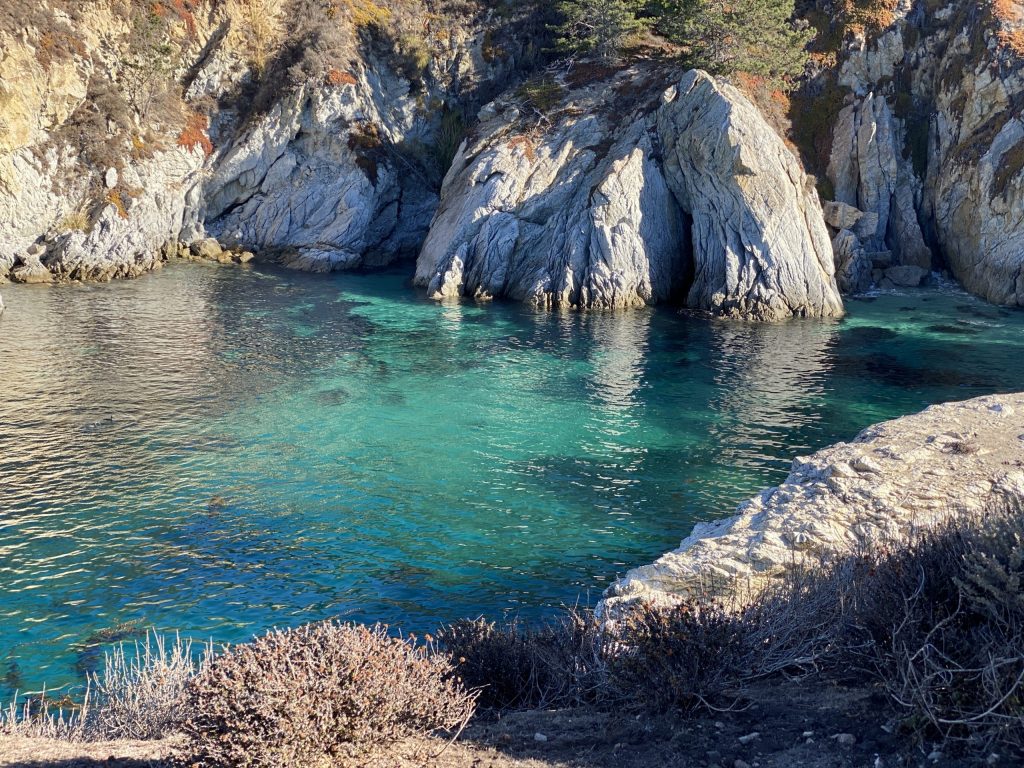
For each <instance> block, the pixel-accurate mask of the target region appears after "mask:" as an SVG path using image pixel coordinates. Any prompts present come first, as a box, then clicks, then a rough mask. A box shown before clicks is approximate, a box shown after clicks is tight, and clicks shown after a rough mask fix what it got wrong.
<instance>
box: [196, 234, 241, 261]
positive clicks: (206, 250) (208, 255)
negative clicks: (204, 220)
mask: <svg viewBox="0 0 1024 768" xmlns="http://www.w3.org/2000/svg"><path fill="white" fill-rule="evenodd" d="M190 249H191V251H192V255H193V256H195V257H196V258H197V259H207V260H209V261H217V260H219V259H220V257H221V255H222V254H223V253H224V249H223V248H221V247H220V243H218V242H217V239H216V238H213V237H204V238H203V239H202V240H197V241H196V242H194V243H192V245H191V246H190ZM230 259H231V257H230V255H229V256H228V260H230Z"/></svg>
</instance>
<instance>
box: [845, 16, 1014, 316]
mask: <svg viewBox="0 0 1024 768" xmlns="http://www.w3.org/2000/svg"><path fill="white" fill-rule="evenodd" d="M1001 13H1002V11H998V10H996V9H994V8H993V7H992V6H990V5H989V4H976V3H951V4H949V5H948V6H946V7H944V8H939V9H938V10H936V11H919V10H917V9H916V4H913V3H909V2H900V3H897V4H896V6H895V10H894V18H893V21H892V24H891V25H890V26H889V27H888V28H887V29H885V30H883V31H882V32H881V33H879V34H876V35H873V36H866V35H865V34H863V33H854V34H852V36H850V37H849V38H848V39H847V41H846V43H845V45H844V48H843V50H842V51H841V52H840V65H839V70H838V75H837V81H838V84H839V85H840V87H841V88H842V89H843V90H844V91H845V93H846V96H845V100H846V103H845V106H843V108H842V109H841V111H840V112H839V114H838V119H837V121H836V124H835V126H834V129H833V135H832V138H833V142H832V152H831V160H830V163H829V166H828V177H829V181H830V183H831V186H832V187H833V188H834V190H835V200H836V201H838V202H840V203H844V204H848V205H849V206H851V207H853V208H855V209H858V210H860V211H862V212H865V213H867V214H871V215H873V216H877V220H874V219H873V221H875V227H874V228H873V230H871V231H861V232H858V233H857V239H858V242H857V243H852V242H851V240H850V238H849V237H847V236H846V235H843V236H842V237H840V238H839V239H838V242H837V248H836V258H837V264H838V267H839V271H840V275H841V281H842V282H843V283H844V288H848V289H849V290H851V291H856V290H863V288H864V287H865V282H866V280H865V269H864V265H865V264H866V265H867V267H868V269H869V270H870V271H871V278H872V282H874V283H875V284H877V285H880V286H882V287H893V286H901V285H917V284H919V283H920V282H922V281H923V280H924V279H925V278H926V277H927V273H928V271H930V270H931V269H933V268H940V267H941V268H948V269H949V271H950V272H952V274H953V276H954V277H956V278H957V280H959V281H960V282H961V283H963V285H964V287H966V288H967V289H968V290H969V291H971V292H972V293H975V294H977V295H978V296H981V297H983V298H985V299H987V300H989V301H993V302H996V303H999V304H1008V305H1024V281H1022V280H1021V272H1022V268H1024V219H1022V217H1021V214H1020V212H1021V210H1024V123H1022V122H1021V117H1020V114H1019V111H1020V110H1019V101H1020V99H1021V97H1022V96H1024V55H1022V54H1024V47H1022V45H1021V43H1020V40H1021V39H1024V37H1022V30H1024V17H1021V16H1020V14H1019V13H1018V14H1017V16H1016V17H1013V18H1011V17H1007V16H1005V15H1000V14H1001ZM1015 105H1017V106H1015ZM840 229H842V227H841V226H836V231H838V230H840ZM840 234H841V233H840ZM858 253H859V255H855V254H858ZM907 267H913V268H914V269H913V270H911V269H906V268H907Z"/></svg>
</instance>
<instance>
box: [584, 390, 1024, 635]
mask: <svg viewBox="0 0 1024 768" xmlns="http://www.w3.org/2000/svg"><path fill="white" fill-rule="evenodd" d="M1022 440H1024V394H1013V395H996V396H990V397H980V398H977V399H975V400H968V401H966V402H961V403H947V404H944V405H936V406H932V407H931V408H928V409H926V410H925V411H922V412H921V413H918V414H915V415H912V416H906V417H903V418H900V419H895V420H893V421H888V422H884V423H882V424H878V425H875V426H873V427H869V428H868V429H866V430H864V431H863V432H862V433H861V434H860V435H858V436H857V438H856V439H854V440H853V441H852V442H850V443H839V444H837V445H835V446H832V447H830V448H826V449H824V450H822V451H819V452H818V453H816V454H814V455H813V456H811V457H808V458H797V459H794V461H793V468H792V471H791V472H790V475H789V477H788V478H786V481H785V482H784V483H782V485H780V486H778V487H776V488H770V489H768V490H766V491H764V492H763V493H761V494H760V495H759V496H757V497H755V498H753V499H751V500H749V501H747V502H744V503H743V504H741V505H740V507H739V509H738V510H737V514H736V515H735V516H733V517H730V518H727V519H724V520H718V521H715V522H710V523H699V524H697V525H696V526H694V528H693V532H692V533H691V534H690V535H689V536H688V537H687V538H686V539H684V540H683V542H682V544H680V546H679V548H678V549H676V550H675V551H673V552H670V553H668V554H666V555H664V556H662V557H661V558H660V559H659V560H657V561H656V562H655V563H653V564H652V565H646V566H642V567H640V568H635V569H633V570H631V571H630V572H629V573H627V574H626V576H625V577H624V578H622V579H620V580H619V581H617V582H616V583H615V584H613V585H612V586H611V587H609V588H608V590H606V592H605V595H604V599H603V600H602V602H601V604H600V605H599V607H598V610H599V612H600V613H601V615H603V616H604V617H606V618H616V617H617V616H619V615H621V614H622V613H623V611H626V610H628V609H629V607H630V606H631V605H633V604H635V603H637V602H638V601H651V602H654V603H671V602H673V601H677V600H679V599H684V598H687V597H690V596H693V595H696V594H712V595H716V596H719V597H722V598H724V599H726V600H727V601H731V600H734V599H737V600H738V599H749V598H750V597H751V596H752V595H755V594H757V592H758V590H760V589H762V588H763V587H765V586H766V585H767V584H768V583H770V581H771V580H772V579H773V578H775V577H777V576H779V575H780V574H782V573H783V572H785V571H786V570H788V569H791V568H794V567H798V566H803V565H806V564H813V563H815V562H820V561H821V559H822V558H825V557H829V556H834V555H843V554H847V553H851V554H852V553H854V552H857V551H860V550H863V549H865V548H871V547H877V546H879V545H884V544H886V543H892V542H898V541H901V540H905V539H906V538H907V537H908V536H910V535H911V534H912V533H913V532H914V531H915V530H919V529H921V528H922V527H925V528H926V527H928V526H934V525H937V524H940V523H942V522H944V521H948V520H951V519H953V518H954V517H955V516H958V515H969V516H980V515H983V514H985V512H986V511H987V510H989V509H991V508H992V507H993V506H994V505H996V504H999V503H1006V502H1007V501H1012V502H1014V503H1021V504H1024V469H1022V468H1021V455H1022V452H1024V447H1022V446H1024V442H1022Z"/></svg>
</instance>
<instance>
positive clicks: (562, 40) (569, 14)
mask: <svg viewBox="0 0 1024 768" xmlns="http://www.w3.org/2000/svg"><path fill="white" fill-rule="evenodd" d="M643 4H644V3H643V2H640V1H639V0H562V2H560V3H559V4H558V12H559V14H560V15H561V17H562V20H561V23H560V24H559V25H558V26H557V27H556V28H555V33H556V35H557V36H558V37H557V40H556V43H555V44H556V46H557V48H558V50H560V51H562V52H563V53H581V54H589V55H593V56H596V57H597V58H599V59H602V60H604V61H610V60H613V59H615V58H616V57H617V56H618V55H619V51H620V50H621V48H622V46H623V44H624V43H625V42H626V40H627V38H629V37H630V35H633V34H635V33H636V32H639V31H640V30H641V29H643V28H644V26H645V23H644V22H643V21H642V20H640V19H639V18H638V17H637V13H638V12H639V11H640V9H641V7H642V6H643Z"/></svg>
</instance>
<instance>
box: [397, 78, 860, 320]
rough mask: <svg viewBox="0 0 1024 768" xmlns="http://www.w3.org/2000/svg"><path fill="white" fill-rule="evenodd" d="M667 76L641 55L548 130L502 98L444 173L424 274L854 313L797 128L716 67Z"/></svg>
mask: <svg viewBox="0 0 1024 768" xmlns="http://www.w3.org/2000/svg"><path fill="white" fill-rule="evenodd" d="M664 78H665V74H664V72H663V71H659V70H658V69H657V68H652V67H646V68H645V67H637V68H634V69H632V70H628V71H625V72H621V73H618V74H617V75H615V76H614V77H613V79H612V80H611V81H606V82H601V83H600V84H599V86H598V87H596V88H594V87H591V88H589V89H587V88H584V89H583V90H580V91H570V92H563V93H562V102H561V106H560V107H559V109H558V111H557V113H554V114H553V115H552V117H551V118H550V119H551V121H552V125H551V126H550V127H549V128H546V129H545V130H543V131H537V130H536V129H531V128H529V127H528V125H524V123H523V120H522V118H521V112H520V110H519V109H518V108H516V107H514V105H512V104H509V105H504V107H505V108H504V109H503V108H501V105H499V106H494V107H492V109H491V110H489V111H488V112H487V113H486V114H493V115H496V117H494V118H493V119H492V120H491V121H490V122H489V123H487V124H486V125H484V126H482V127H481V129H480V131H479V135H480V138H478V139H477V140H476V141H475V142H473V143H472V144H467V145H465V146H464V147H463V148H462V150H461V151H460V153H459V155H458V157H457V158H456V160H455V164H454V166H453V168H452V170H451V171H449V173H448V176H447V178H446V179H445V184H444V187H443V189H442V193H441V205H440V209H439V210H438V213H437V215H436V216H435V218H434V221H433V223H432V224H431V228H430V232H429V234H428V236H427V240H426V243H425V244H424V246H423V248H422V250H421V251H420V255H419V259H418V260H417V265H416V278H415V279H416V283H417V284H419V285H422V286H424V287H426V288H427V290H428V292H429V293H430V295H431V296H433V297H434V298H438V299H441V298H449V297H455V296H470V297H475V298H492V297H499V296H500V297H507V298H511V299H517V300H521V301H526V302H529V303H531V304H534V305H536V306H541V307H574V308H595V307H599V308H606V307H631V306H641V305H644V304H654V303H657V302H660V301H665V300H667V299H669V298H671V297H672V296H674V295H676V294H678V293H682V294H684V295H685V300H686V303H687V305H688V306H691V307H695V308H700V309H706V310H710V311H713V312H715V313H718V314H722V315H727V316H733V317H743V318H749V319H758V320H778V319H782V318H786V317H791V316H794V315H795V316H810V317H821V316H836V315H840V314H842V303H841V300H840V298H839V294H838V290H837V289H836V285H835V278H834V268H833V263H832V251H831V245H830V243H829V239H828V234H827V231H826V229H825V225H824V222H823V220H822V214H821V208H820V205H819V203H818V199H817V195H816V194H815V192H814V191H813V189H812V187H811V185H810V184H809V183H808V180H807V177H806V176H805V174H804V173H803V171H802V170H801V168H800V165H799V162H798V161H797V160H796V158H795V157H794V156H793V155H792V153H790V152H789V150H788V149H787V148H786V146H785V144H784V143H783V141H782V139H781V138H780V137H779V136H778V135H777V134H775V132H774V131H773V130H772V129H771V128H770V127H769V126H768V124H767V123H766V122H765V120H764V118H763V117H762V116H761V114H760V112H759V111H758V110H757V109H756V107H754V106H753V105H752V104H751V103H750V102H749V101H748V100H747V99H746V98H745V97H744V96H743V95H742V94H740V93H739V91H737V90H736V89H734V88H732V87H731V86H728V85H725V84H723V83H720V82H718V81H716V80H715V79H714V78H712V77H710V76H709V75H707V74H706V73H703V72H699V71H691V72H688V73H686V74H685V75H683V76H682V78H681V79H680V81H679V83H678V85H675V86H673V87H671V88H669V89H668V90H665V89H663V88H661V87H660V84H661V83H663V82H664V81H665V79H664ZM552 87H556V86H552ZM608 94H616V97H615V98H614V99H612V101H611V102H610V103H605V100H606V99H607V98H608Z"/></svg>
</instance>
